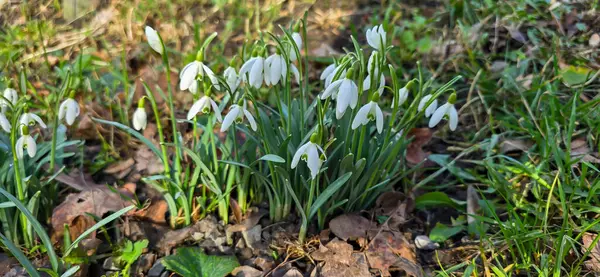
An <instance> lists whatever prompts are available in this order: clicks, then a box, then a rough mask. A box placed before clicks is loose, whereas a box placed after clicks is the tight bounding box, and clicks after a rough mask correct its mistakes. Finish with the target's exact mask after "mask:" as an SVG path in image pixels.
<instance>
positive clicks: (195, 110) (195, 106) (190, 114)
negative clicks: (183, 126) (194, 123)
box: [187, 96, 208, 120]
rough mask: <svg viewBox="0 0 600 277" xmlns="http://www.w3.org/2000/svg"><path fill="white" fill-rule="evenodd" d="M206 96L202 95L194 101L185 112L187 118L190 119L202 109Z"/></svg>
mask: <svg viewBox="0 0 600 277" xmlns="http://www.w3.org/2000/svg"><path fill="white" fill-rule="evenodd" d="M207 98H208V97H207V96H203V97H202V98H200V99H198V101H196V102H194V104H193V105H192V107H191V108H190V111H189V112H188V114H187V119H188V120H192V119H193V118H194V117H196V115H197V114H198V113H199V112H201V111H202V109H204V107H206V104H207V103H206V101H207Z"/></svg>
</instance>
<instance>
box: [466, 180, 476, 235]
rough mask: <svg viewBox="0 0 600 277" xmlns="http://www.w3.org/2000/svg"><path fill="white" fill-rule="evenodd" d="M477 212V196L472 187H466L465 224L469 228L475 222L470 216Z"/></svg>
mask: <svg viewBox="0 0 600 277" xmlns="http://www.w3.org/2000/svg"><path fill="white" fill-rule="evenodd" d="M478 210H479V194H477V191H476V190H475V188H474V187H473V186H472V185H469V186H468V187H467V223H468V225H469V226H470V225H471V224H473V223H474V222H475V217H473V216H471V215H472V214H473V215H474V214H477V211H478Z"/></svg>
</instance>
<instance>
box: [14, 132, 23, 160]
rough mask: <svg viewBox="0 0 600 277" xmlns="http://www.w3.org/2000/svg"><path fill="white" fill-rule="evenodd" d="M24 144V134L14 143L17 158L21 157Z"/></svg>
mask: <svg viewBox="0 0 600 277" xmlns="http://www.w3.org/2000/svg"><path fill="white" fill-rule="evenodd" d="M24 144H25V136H21V137H20V138H19V139H18V140H17V143H16V144H15V150H16V151H17V158H19V159H23V145H24Z"/></svg>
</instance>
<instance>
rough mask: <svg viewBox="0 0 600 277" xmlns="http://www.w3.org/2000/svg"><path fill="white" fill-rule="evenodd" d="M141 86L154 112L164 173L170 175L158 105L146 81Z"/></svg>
mask: <svg viewBox="0 0 600 277" xmlns="http://www.w3.org/2000/svg"><path fill="white" fill-rule="evenodd" d="M142 84H143V86H144V87H145V88H146V89H145V91H146V98H148V100H150V106H152V112H153V113H154V120H155V121H156V129H157V130H158V140H159V142H160V150H161V152H162V162H163V167H164V168H165V175H167V177H169V178H170V177H171V168H170V166H169V156H168V152H167V145H166V144H165V136H164V134H163V126H162V124H161V123H160V113H159V112H158V107H157V106H156V100H155V99H154V95H153V94H152V91H150V88H149V87H148V85H147V84H146V82H144V81H142Z"/></svg>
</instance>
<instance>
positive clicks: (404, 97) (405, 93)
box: [392, 81, 414, 107]
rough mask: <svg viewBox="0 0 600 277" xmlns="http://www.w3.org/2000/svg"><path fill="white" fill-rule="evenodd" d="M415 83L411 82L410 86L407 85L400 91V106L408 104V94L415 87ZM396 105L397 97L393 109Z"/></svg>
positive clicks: (393, 102)
mask: <svg viewBox="0 0 600 277" xmlns="http://www.w3.org/2000/svg"><path fill="white" fill-rule="evenodd" d="M413 84H414V81H410V82H408V84H406V86H404V87H403V88H401V89H400V90H398V100H399V101H398V106H402V104H404V102H406V100H407V99H408V92H409V90H410V88H411V87H412V86H413ZM395 105H396V97H394V99H392V107H395Z"/></svg>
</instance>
